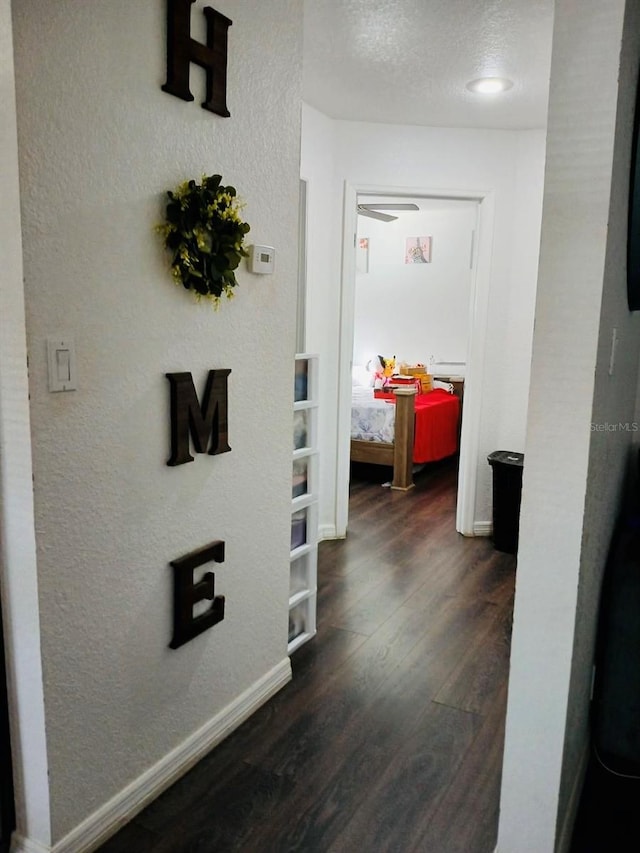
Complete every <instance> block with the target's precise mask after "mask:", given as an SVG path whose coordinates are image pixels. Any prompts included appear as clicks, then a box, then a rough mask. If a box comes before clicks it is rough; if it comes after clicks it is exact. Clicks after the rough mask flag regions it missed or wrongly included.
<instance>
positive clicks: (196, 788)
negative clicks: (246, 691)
mask: <svg viewBox="0 0 640 853" xmlns="http://www.w3.org/2000/svg"><path fill="white" fill-rule="evenodd" d="M371 472H373V475H372V476H370V474H371ZM388 476H389V472H388V471H387V470H386V469H364V468H360V469H358V470H354V472H353V477H352V490H351V502H350V526H349V535H348V537H347V539H346V540H344V541H335V542H323V543H322V544H321V546H320V555H319V567H318V575H319V590H318V593H319V594H318V634H317V636H316V637H315V639H314V640H312V641H311V642H309V643H307V644H306V645H305V646H303V647H301V648H300V649H299V650H298V651H297V652H296V653H295V654H294V656H293V658H292V665H293V681H292V682H291V683H290V684H289V685H287V687H286V688H284V689H283V690H282V691H281V692H280V693H279V694H278V695H277V696H275V697H274V698H273V699H272V700H271V701H270V702H269V703H267V704H266V705H265V706H264V707H263V708H261V709H260V710H259V711H258V712H257V713H256V714H255V715H254V716H253V717H252V718H251V719H250V720H248V721H247V722H246V723H245V724H244V725H243V726H242V727H241V728H239V729H238V730H237V731H236V732H234V733H233V734H232V735H231V736H230V737H229V738H228V739H227V740H225V741H224V742H223V743H222V744H220V745H219V746H218V747H217V748H216V749H215V750H213V752H211V753H210V754H209V755H208V756H207V757H206V758H205V759H203V760H202V761H201V762H200V763H199V764H198V765H197V766H196V767H195V768H194V769H193V770H191V771H190V772H189V773H188V774H187V775H186V776H184V777H183V778H182V779H181V780H180V781H179V782H177V783H176V784H175V785H174V786H173V787H172V788H170V789H169V790H168V791H166V792H165V793H164V794H163V795H162V796H160V797H159V798H158V799H157V800H156V801H155V802H154V803H152V804H151V805H150V806H149V807H148V808H147V809H146V810H145V811H143V812H141V813H140V814H139V815H138V816H137V817H136V818H135V819H134V820H133V821H132V822H131V823H130V824H128V825H127V826H126V827H124V828H123V829H122V830H121V831H120V832H119V833H118V834H117V835H116V836H114V837H113V838H112V839H111V840H110V841H108V842H107V843H106V844H104V845H103V846H102V847H101V848H100V851H101V853H124V851H126V853H132V851H135V853H213V851H216V853H223V851H243V853H287V851H304V853H316V851H317V853H352V851H353V853H360V851H363V853H369V851H372V853H382V851H389V853H405V851H406V853H412V851H413V852H414V853H425V851H433V853H454V851H455V852H456V853H493V850H494V847H495V841H496V831H497V818H498V798H499V786H500V772H501V764H502V746H503V729H504V715H505V704H506V687H507V670H508V661H509V644H510V632H511V617H512V609H513V590H514V579H515V557H513V556H511V555H507V554H502V553H500V552H498V551H495V550H494V549H493V546H492V543H491V541H490V540H488V539H485V538H477V539H467V538H464V537H462V536H460V535H458V534H457V533H456V532H455V524H454V513H455V485H456V464H455V461H448V462H444V463H437V464H434V465H430V466H426V467H425V468H424V469H423V470H422V471H421V472H420V473H419V474H418V475H417V477H416V481H417V485H416V488H415V489H414V490H412V491H411V492H409V493H399V492H394V491H391V490H390V489H388V488H383V487H382V486H381V481H382V479H386V478H387V477H388Z"/></svg>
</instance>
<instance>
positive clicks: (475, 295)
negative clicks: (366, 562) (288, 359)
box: [336, 183, 493, 536]
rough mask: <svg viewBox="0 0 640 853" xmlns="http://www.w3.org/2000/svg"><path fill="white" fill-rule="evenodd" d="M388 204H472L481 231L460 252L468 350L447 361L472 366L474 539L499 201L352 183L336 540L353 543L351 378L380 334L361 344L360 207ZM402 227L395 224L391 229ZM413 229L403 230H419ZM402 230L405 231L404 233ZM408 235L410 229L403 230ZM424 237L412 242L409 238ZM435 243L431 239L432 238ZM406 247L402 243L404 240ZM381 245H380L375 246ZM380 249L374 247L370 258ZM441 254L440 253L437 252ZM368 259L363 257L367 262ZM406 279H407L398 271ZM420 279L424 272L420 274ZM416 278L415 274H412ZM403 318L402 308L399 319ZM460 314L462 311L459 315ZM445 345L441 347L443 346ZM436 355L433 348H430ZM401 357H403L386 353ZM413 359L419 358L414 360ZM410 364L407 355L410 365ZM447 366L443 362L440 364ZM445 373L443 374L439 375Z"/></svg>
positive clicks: (468, 525)
mask: <svg viewBox="0 0 640 853" xmlns="http://www.w3.org/2000/svg"><path fill="white" fill-rule="evenodd" d="M381 199H385V200H387V201H390V200H393V202H414V201H415V202H417V203H418V205H420V200H423V201H424V204H425V206H429V205H431V206H432V207H434V208H435V207H437V206H438V204H441V205H442V206H445V207H446V206H447V205H449V204H456V203H458V204H460V203H465V204H466V207H467V209H473V211H474V212H475V214H476V215H475V217H474V219H475V229H474V235H473V239H472V240H471V239H470V240H469V241H468V242H467V244H466V246H465V247H464V248H463V247H459V251H461V252H465V253H466V257H467V258H468V259H469V263H470V266H471V271H470V284H469V295H468V298H467V305H466V311H465V310H464V308H463V310H462V315H463V316H462V317H460V318H459V319H460V320H461V321H462V324H464V325H465V328H466V331H467V334H466V342H464V343H463V342H462V341H461V340H458V341H457V342H456V343H455V346H454V347H453V349H452V351H451V354H450V355H449V354H445V353H444V352H443V353H442V354H441V355H442V357H443V358H445V357H446V358H451V359H452V361H462V360H464V361H466V365H465V389H464V407H463V417H462V431H461V439H460V459H459V478H458V496H457V510H456V529H457V530H458V532H460V533H462V534H464V535H467V536H472V535H475V534H476V533H478V532H480V531H476V530H474V505H475V491H476V475H477V471H476V468H477V458H478V431H479V420H480V388H481V365H482V363H483V354H484V345H485V340H484V332H485V326H486V313H487V303H488V294H489V263H490V253H491V234H492V231H493V197H492V194H491V193H487V192H478V191H448V192H446V193H443V192H441V191H440V192H438V191H433V190H428V189H417V188H416V189H407V188H406V187H405V188H394V187H380V186H377V187H372V186H366V187H365V186H360V187H355V186H352V185H350V184H348V183H345V192H344V231H343V255H342V293H341V318H340V353H339V383H338V384H339V387H338V396H339V405H338V459H337V469H336V487H337V488H336V492H337V501H336V532H337V534H338V536H344V535H346V530H347V523H348V514H349V450H350V435H349V433H350V419H351V373H352V359H353V355H354V344H355V351H356V353H360V352H362V353H363V354H364V349H363V347H364V346H366V344H364V343H363V340H365V339H366V334H375V330H372V329H371V328H369V329H368V330H366V331H365V336H364V337H363V338H362V339H360V340H356V335H355V325H356V276H357V274H358V268H360V269H361V270H362V269H363V268H364V264H365V262H366V259H365V258H364V257H363V253H364V247H362V248H360V247H359V246H358V219H360V217H358V216H357V205H358V204H362V203H372V202H373V200H375V201H376V202H379V201H380V200H381ZM389 224H391V225H395V223H394V222H391V223H389ZM411 227H413V226H410V225H409V223H408V222H407V224H406V226H403V228H411ZM396 230H397V229H396ZM400 230H402V229H400ZM409 236H411V237H416V236H423V235H417V234H416V235H413V234H411V235H409V234H408V233H407V235H406V237H409ZM424 236H427V235H424ZM396 242H398V240H396ZM372 245H373V244H372ZM372 245H370V246H369V247H368V249H369V252H370V251H371V249H372ZM432 251H433V246H432ZM359 253H361V254H359ZM397 272H398V274H400V273H401V272H402V273H403V272H405V271H404V270H401V269H400V268H399V267H398V270H397ZM415 272H419V271H415ZM412 273H414V271H411V274H412ZM401 310H402V307H401V306H396V313H399V312H400V311H401ZM458 313H460V310H459V309H458ZM387 340H388V339H387ZM436 343H437V341H433V344H434V345H435V344H436ZM425 345H426V346H427V347H429V344H428V343H426V342H425ZM465 345H466V357H465V358H464V359H462V358H453V354H454V353H458V354H459V353H460V352H461V351H462V347H464V346H465ZM434 350H435V346H434V348H433V349H429V351H428V352H427V353H426V354H424V355H422V356H417V355H416V357H415V360H417V361H423V362H424V361H425V360H426V359H430V357H431V356H435V357H438V356H440V353H437V352H435V351H434ZM384 354H386V355H394V354H396V353H394V352H391V353H384ZM407 356H408V357H409V358H412V356H411V355H410V354H409V353H407ZM407 356H405V355H403V356H402V357H403V358H406V357H407ZM438 360H440V358H438ZM442 367H443V369H449V372H452V371H453V372H455V367H456V365H451V364H449V365H446V366H445V365H443V366H442ZM438 369H440V368H439V367H438Z"/></svg>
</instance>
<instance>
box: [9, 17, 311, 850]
mask: <svg viewBox="0 0 640 853" xmlns="http://www.w3.org/2000/svg"><path fill="white" fill-rule="evenodd" d="M203 5H204V3H202V2H198V3H197V4H196V5H195V7H194V9H195V11H194V20H196V21H198V26H197V27H196V26H194V31H193V34H194V36H196V37H200V38H201V37H202V35H201V33H202V30H203V27H202V26H201V17H202V16H201V15H199V14H198V10H199V9H200V8H201V7H202V6H203ZM216 8H217V9H218V10H219V11H220V12H222V13H224V14H226V15H228V16H229V17H230V18H231V19H232V20H233V26H232V27H231V29H230V31H229V88H228V104H229V108H230V111H231V118H230V119H222V118H220V117H217V116H214V115H212V114H211V113H208V112H206V111H204V110H202V109H201V108H200V107H199V102H200V100H202V94H201V82H202V75H201V74H199V73H193V72H192V88H193V91H194V95H195V98H196V100H195V103H186V102H183V101H181V100H179V99H177V98H175V97H172V96H170V95H168V94H166V93H164V92H162V91H161V90H160V85H161V83H162V82H164V63H165V4H164V3H161V2H156V0H141V2H137V3H131V2H128V0H116V2H111V3H102V4H95V3H78V2H73V0H62V2H59V3H56V4H53V5H52V4H50V3H47V2H45V0H25V2H20V3H17V4H14V10H13V11H14V28H15V55H16V80H17V93H18V126H19V139H20V155H21V159H20V167H21V182H22V204H23V226H24V231H23V237H24V247H25V255H24V261H25V263H24V269H25V292H26V307H27V331H28V346H29V353H30V391H31V416H32V426H33V446H34V471H35V509H36V533H37V546H38V552H37V556H38V573H39V584H40V599H41V606H42V620H41V631H42V656H43V663H44V673H45V704H46V709H47V742H48V750H49V758H50V772H51V803H52V823H53V837H54V841H55V840H58V839H60V837H61V836H63V835H65V833H67V832H68V831H69V830H71V829H72V828H73V827H75V826H76V825H77V824H78V823H79V822H80V821H81V820H82V819H83V818H85V817H87V815H88V814H90V813H91V812H92V811H93V810H94V809H96V808H97V807H99V806H100V805H102V804H103V803H104V802H105V801H106V800H108V799H109V798H110V797H111V796H113V795H115V794H116V793H117V792H118V791H120V790H121V789H122V788H123V786H125V785H126V784H127V783H129V782H131V781H132V780H133V779H135V778H136V777H137V776H138V775H139V774H141V773H142V772H143V771H144V770H146V769H147V768H148V767H149V766H151V765H152V764H153V763H154V762H155V761H157V760H159V759H160V758H161V757H162V756H164V755H165V754H166V753H167V752H168V751H169V750H171V749H172V748H174V747H175V746H176V745H177V744H179V743H180V742H181V741H182V740H183V739H184V738H186V737H187V736H188V735H190V734H191V733H192V732H194V730H196V729H197V728H198V727H200V726H202V725H203V724H204V723H205V722H207V721H208V720H210V719H211V718H212V717H213V716H214V715H215V714H216V713H217V712H219V711H220V710H221V709H223V708H224V707H225V706H227V705H228V704H229V703H230V702H231V701H232V700H234V699H235V698H236V697H238V695H239V694H240V693H241V692H242V691H244V690H246V689H248V688H249V687H250V686H251V685H252V684H254V683H255V682H256V681H257V680H258V679H259V678H260V677H261V676H263V675H264V674H265V673H266V672H268V671H269V670H270V669H271V668H273V667H274V666H275V665H277V664H278V663H280V662H282V661H283V660H285V659H286V641H287V599H288V564H289V560H288V555H289V504H290V494H291V491H290V478H291V463H290V453H291V438H290V436H291V403H292V374H293V366H292V356H293V353H294V317H295V289H296V269H297V251H296V240H297V206H298V175H299V129H300V84H299V76H300V68H301V24H302V9H301V4H299V3H297V2H295V0H274V2H270V3H269V4H264V3H259V2H255V0H220V2H219V3H217V4H216ZM267 43H268V44H269V45H271V46H273V47H277V49H273V50H271V49H269V50H267V49H266V45H267ZM43 46H46V49H44V48H43ZM214 172H220V173H222V175H223V177H224V179H225V181H226V182H228V183H231V184H233V185H235V186H236V187H237V189H238V191H239V194H240V195H241V196H242V197H243V198H244V199H245V200H246V202H247V207H246V210H245V216H246V218H247V220H248V221H249V222H250V223H251V226H252V231H251V234H250V239H249V242H253V241H255V242H260V243H266V244H269V245H273V246H275V247H276V250H277V263H276V273H275V275H273V276H270V277H260V278H258V277H253V276H251V275H249V274H248V272H246V270H244V269H243V270H242V271H241V272H240V273H239V276H238V277H239V281H240V286H239V288H238V290H237V296H236V297H235V299H234V300H233V301H232V302H230V303H225V304H223V306H222V307H221V309H220V311H219V312H215V311H214V310H212V308H211V307H210V306H209V305H208V304H204V303H203V304H200V305H198V304H195V303H194V302H193V300H192V299H191V297H190V296H189V294H187V293H186V292H184V291H183V290H182V289H179V288H177V287H175V286H174V285H173V283H172V281H171V278H170V276H169V274H168V271H167V268H166V257H165V254H164V252H163V250H162V249H161V247H160V243H159V238H158V237H157V235H156V234H155V233H154V232H153V226H154V225H155V224H156V223H157V222H158V221H159V219H160V217H161V215H162V212H163V203H164V191H165V190H166V189H169V188H172V187H174V186H175V185H176V184H177V183H179V182H180V181H182V180H183V179H185V178H190V177H194V178H199V177H200V176H201V175H202V174H203V173H208V174H210V173H214ZM58 334H66V335H70V336H73V337H74V338H75V343H76V353H77V358H78V381H79V389H78V391H76V392H73V393H67V394H50V393H49V392H48V390H47V375H46V360H45V352H46V350H45V339H46V337H47V336H48V335H58ZM215 367H225V368H231V370H232V373H231V376H230V381H229V438H230V444H231V446H232V448H233V450H232V452H231V453H228V454H225V455H222V456H220V457H206V456H203V457H197V458H196V461H195V462H193V463H191V464H188V465H185V466H182V467H179V468H168V467H167V466H166V464H165V462H166V459H167V456H168V450H169V447H168V443H169V410H168V399H169V396H168V382H167V380H166V378H165V377H164V374H165V372H168V371H192V372H193V375H194V380H195V382H196V385H197V386H198V388H200V387H201V386H202V382H203V380H204V378H205V377H206V374H207V371H208V370H209V369H210V368H215ZM261 376H263V377H267V378H268V381H261V379H260V377H261ZM216 538H222V539H224V540H225V541H226V546H227V550H226V562H225V563H224V564H223V565H221V566H219V567H218V568H217V570H216V591H217V592H218V593H219V594H223V595H225V596H226V617H225V620H224V621H223V622H222V623H221V624H219V625H217V626H215V627H214V628H213V629H212V630H210V631H208V632H206V633H205V634H203V635H202V636H200V637H198V638H197V639H196V640H194V641H193V642H191V643H189V644H188V645H186V646H184V647H183V648H181V649H179V650H177V651H171V650H170V649H168V647H167V644H168V642H169V640H170V637H171V601H172V583H171V571H170V568H169V566H168V562H169V561H170V560H171V559H173V558H175V557H177V556H180V555H182V554H184V553H187V552H189V551H191V550H194V549H196V548H198V547H200V546H201V545H203V544H205V543H207V542H209V541H210V540H212V539H216Z"/></svg>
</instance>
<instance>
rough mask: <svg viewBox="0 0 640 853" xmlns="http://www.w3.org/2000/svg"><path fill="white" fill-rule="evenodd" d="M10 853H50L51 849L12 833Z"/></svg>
mask: <svg viewBox="0 0 640 853" xmlns="http://www.w3.org/2000/svg"><path fill="white" fill-rule="evenodd" d="M11 853H51V848H50V847H47V846H45V845H43V844H40V842H39V841H33V840H31V839H30V838H25V837H24V836H23V835H19V834H18V833H17V832H14V833H13V835H12V836H11Z"/></svg>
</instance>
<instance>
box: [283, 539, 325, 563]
mask: <svg viewBox="0 0 640 853" xmlns="http://www.w3.org/2000/svg"><path fill="white" fill-rule="evenodd" d="M317 547H318V543H317V542H316V541H315V540H314V541H313V542H303V544H302V545H298V547H297V548H294V549H293V551H289V562H291V563H293V561H294V560H297V559H298V557H302V556H303V555H304V554H308V553H309V551H313V549H314V548H317Z"/></svg>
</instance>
